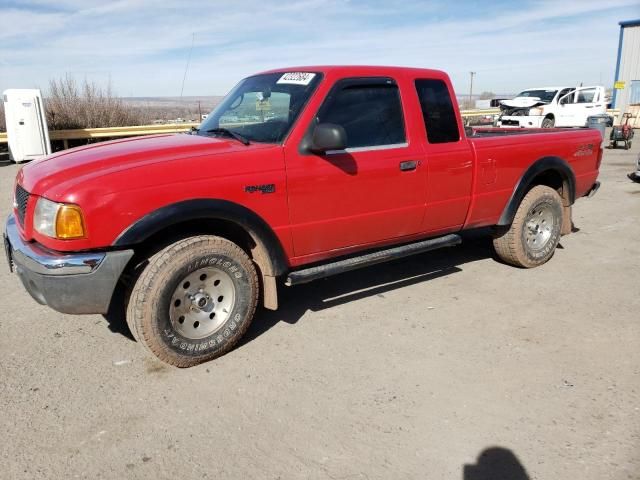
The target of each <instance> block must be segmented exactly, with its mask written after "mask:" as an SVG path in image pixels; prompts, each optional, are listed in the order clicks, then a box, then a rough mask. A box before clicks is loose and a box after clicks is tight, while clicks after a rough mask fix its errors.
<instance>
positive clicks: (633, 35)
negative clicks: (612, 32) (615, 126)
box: [612, 19, 640, 118]
mask: <svg viewBox="0 0 640 480" xmlns="http://www.w3.org/2000/svg"><path fill="white" fill-rule="evenodd" d="M614 80H615V85H614V87H615V88H614V90H613V99H612V100H613V101H612V103H613V108H617V109H619V110H620V113H621V114H622V113H625V112H627V111H629V107H630V106H631V105H640V19H637V20H627V21H624V22H620V40H619V43H618V60H617V62H616V76H615V78H614ZM633 110H635V108H633ZM618 118H619V117H618Z"/></svg>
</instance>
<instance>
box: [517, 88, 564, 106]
mask: <svg viewBox="0 0 640 480" xmlns="http://www.w3.org/2000/svg"><path fill="white" fill-rule="evenodd" d="M556 93H558V90H525V91H524V92H520V93H519V94H518V95H517V97H537V98H539V99H540V101H541V102H547V103H549V102H550V101H551V100H553V97H555V96H556Z"/></svg>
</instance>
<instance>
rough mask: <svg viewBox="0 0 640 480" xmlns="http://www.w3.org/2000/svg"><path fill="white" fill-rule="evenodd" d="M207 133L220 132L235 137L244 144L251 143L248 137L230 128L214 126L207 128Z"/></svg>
mask: <svg viewBox="0 0 640 480" xmlns="http://www.w3.org/2000/svg"><path fill="white" fill-rule="evenodd" d="M205 133H219V134H222V135H227V136H228V137H231V138H235V139H236V140H238V141H239V142H240V143H242V144H243V145H249V144H250V143H251V142H250V141H249V139H248V138H246V137H243V136H242V135H240V134H239V133H237V132H234V131H233V130H229V129H228V128H212V129H210V130H205Z"/></svg>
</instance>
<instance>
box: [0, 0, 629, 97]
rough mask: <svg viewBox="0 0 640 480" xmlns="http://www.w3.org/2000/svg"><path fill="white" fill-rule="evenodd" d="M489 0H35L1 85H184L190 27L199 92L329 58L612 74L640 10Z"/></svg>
mask: <svg viewBox="0 0 640 480" xmlns="http://www.w3.org/2000/svg"><path fill="white" fill-rule="evenodd" d="M486 3H487V5H486V15H483V16H481V17H475V18H474V17H471V16H469V15H466V12H465V4H464V2H461V3H457V4H453V3H452V2H448V3H446V2H429V3H427V2H420V1H415V2H402V4H400V5H397V4H392V3H391V2H381V1H379V2H374V3H364V2H361V1H338V0H294V1H291V2H260V1H257V0H243V1H235V2H232V3H227V2H221V1H218V2H208V3H207V2H199V3H197V4H192V5H187V6H185V5H178V4H177V3H176V2H173V1H150V0H135V1H134V0H126V1H124V0H120V1H115V2H97V1H96V2H92V1H85V0H83V1H76V0H65V1H63V2H59V1H58V2H46V1H44V0H42V1H40V0H35V1H34V0H32V1H30V2H28V3H26V4H24V5H26V6H27V7H28V8H23V9H16V8H13V9H2V7H0V18H2V19H3V25H6V28H3V29H2V30H0V90H2V89H4V88H9V87H23V86H24V87H27V86H34V85H39V86H44V85H46V84H47V83H48V80H49V79H50V78H53V77H57V76H60V75H63V74H64V73H66V72H71V73H72V74H73V75H75V76H79V77H84V76H86V77H89V78H91V79H94V80H96V81H98V82H106V81H108V80H109V79H111V80H112V82H113V84H114V86H115V88H116V90H117V91H118V92H119V93H120V94H122V95H136V96H147V95H175V94H177V93H179V89H180V84H181V81H182V75H183V73H184V67H185V63H186V58H187V54H188V50H189V46H190V44H191V39H192V35H193V34H194V33H195V48H194V52H193V56H192V61H191V66H190V69H189V72H188V75H187V82H186V86H185V94H189V95H206V94H219V93H222V92H224V91H226V90H227V89H228V88H229V87H231V86H232V85H233V84H234V83H235V82H236V81H237V80H238V79H239V78H240V77H241V76H244V75H247V74H250V73H253V72H256V71H259V70H263V69H267V68H273V67H279V66H286V65H304V64H324V63H329V64H335V63H357V64H392V65H407V66H422V67H429V68H440V69H444V70H446V71H448V72H449V73H450V75H451V76H452V78H453V80H454V83H455V84H456V86H457V87H458V88H461V89H466V85H467V82H468V71H469V70H474V71H477V72H478V75H477V77H476V85H477V87H476V88H477V89H478V90H493V91H498V92H513V91H515V90H518V89H521V88H525V87H528V86H531V85H537V84H539V85H544V84H570V85H572V84H575V83H578V82H580V81H583V82H585V83H594V82H598V81H599V80H600V79H602V82H606V83H607V84H609V83H611V80H612V76H613V69H614V65H615V55H616V48H617V34H618V25H617V22H618V21H619V20H621V19H624V18H637V17H639V16H640V12H637V13H635V12H636V11H637V10H638V4H637V0H609V1H608V2H601V1H599V0H597V1H590V0H585V1H579V0H568V1H563V2H557V1H550V0H545V1H539V2H534V3H532V4H528V3H527V4H525V3H521V2H514V3H513V6H510V7H502V8H501V9H497V8H495V7H493V6H492V5H491V4H490V2H486ZM41 7H46V8H41ZM577 15H579V16H577ZM621 15H624V16H622V17H621ZM6 19H9V21H5V20H6ZM442 19H444V20H442Z"/></svg>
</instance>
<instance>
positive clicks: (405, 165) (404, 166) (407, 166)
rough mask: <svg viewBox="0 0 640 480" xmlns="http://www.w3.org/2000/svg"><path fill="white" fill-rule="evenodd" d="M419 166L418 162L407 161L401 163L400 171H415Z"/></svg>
mask: <svg viewBox="0 0 640 480" xmlns="http://www.w3.org/2000/svg"><path fill="white" fill-rule="evenodd" d="M417 166H418V162H416V161H415V160H407V161H405V162H400V171H402V172H408V171H410V170H415V169H416V167H417Z"/></svg>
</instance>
